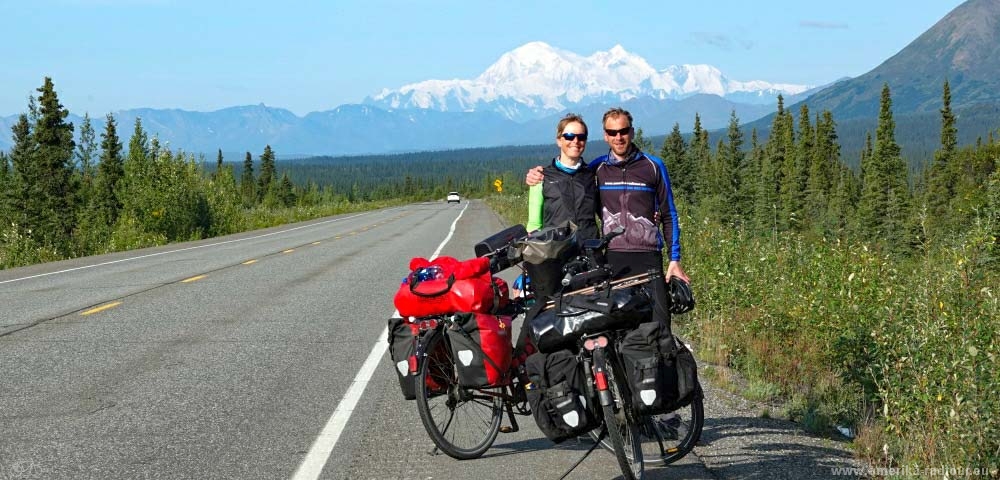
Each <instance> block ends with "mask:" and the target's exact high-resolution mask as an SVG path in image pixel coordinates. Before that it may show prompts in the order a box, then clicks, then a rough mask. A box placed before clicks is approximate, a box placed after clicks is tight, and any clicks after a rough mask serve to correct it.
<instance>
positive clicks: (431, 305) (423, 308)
mask: <svg viewBox="0 0 1000 480" xmlns="http://www.w3.org/2000/svg"><path fill="white" fill-rule="evenodd" d="M393 303H394V304H395V306H396V310H398V311H399V314H400V315H401V316H403V317H427V316H431V315H442V314H448V313H455V312H489V311H492V309H493V304H494V286H493V279H492V278H491V277H490V260H489V258H486V257H478V258H473V259H470V260H465V261H459V260H456V259H455V258H453V257H437V258H435V259H434V260H427V259H425V258H421V257H415V258H413V259H412V260H410V275H409V276H408V277H407V278H406V280H405V281H404V282H403V284H402V285H400V287H399V290H398V291H397V292H396V296H395V298H394V299H393Z"/></svg>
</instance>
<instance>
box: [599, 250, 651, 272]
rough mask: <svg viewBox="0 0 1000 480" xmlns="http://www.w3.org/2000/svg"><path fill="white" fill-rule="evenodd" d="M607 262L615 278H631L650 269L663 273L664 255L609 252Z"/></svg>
mask: <svg viewBox="0 0 1000 480" xmlns="http://www.w3.org/2000/svg"><path fill="white" fill-rule="evenodd" d="M607 260H608V265H611V271H612V272H614V277H615V278H622V277H631V276H632V275H638V274H640V273H646V272H647V271H649V270H650V269H654V270H656V271H657V272H660V273H663V253H661V252H616V251H608V254H607Z"/></svg>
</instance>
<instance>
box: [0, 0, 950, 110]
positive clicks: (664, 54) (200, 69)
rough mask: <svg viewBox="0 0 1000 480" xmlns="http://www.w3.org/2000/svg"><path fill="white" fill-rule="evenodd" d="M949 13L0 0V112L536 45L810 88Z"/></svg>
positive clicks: (476, 68)
mask: <svg viewBox="0 0 1000 480" xmlns="http://www.w3.org/2000/svg"><path fill="white" fill-rule="evenodd" d="M960 3H962V2H961V1H959V0H906V1H903V0H864V1H861V0H839V1H836V2H805V1H801V0H796V1H786V0H781V1H758V2H746V1H742V0H715V1H711V2H690V1H688V2H674V1H664V0H651V1H644V0H629V1H616V2H586V1H575V2H535V1H519V0H514V1H504V2H498V1H492V2H481V1H475V0H466V1H458V0H456V1H452V0H426V1H402V0H397V1H393V0H365V1H353V0H351V1H346V0H345V1H335V0H330V1H262V0H243V1H239V2H237V1H233V2H217V1H212V0H199V1H196V0H30V1H24V0H0V19H3V21H2V22H0V32H2V34H3V37H4V39H5V40H4V41H3V42H2V43H0V58H2V63H0V71H2V74H0V116H7V115H11V114H15V113H20V112H23V111H25V110H26V109H27V98H28V96H29V95H31V94H33V93H34V89H35V88H37V87H38V86H40V85H41V84H42V81H43V78H44V77H45V76H50V77H52V79H53V81H54V82H55V85H56V91H57V92H58V93H59V97H60V99H61V101H62V103H63V105H64V106H66V107H67V108H68V109H69V110H70V111H71V112H72V113H76V114H79V115H82V114H83V113H84V112H89V113H90V115H91V116H92V117H97V116H103V115H104V114H105V113H108V112H114V111H117V110H122V109H129V108H139V107H152V108H180V109H184V110H196V111H211V110H217V109H220V108H225V107H229V106H235V105H249V104H258V103H264V104H266V105H268V106H274V107H282V108H287V109H289V110H291V111H292V112H294V113H296V114H297V115H304V114H305V113H308V112H311V111H321V110H329V109H332V108H334V107H336V106H338V105H341V104H345V103H358V102H360V101H361V100H362V99H363V98H364V97H365V96H367V95H371V94H374V93H377V92H378V91H380V90H381V89H382V88H398V87H400V86H402V85H404V84H407V83H414V82H418V81H422V80H428V79H454V78H473V77H475V76H477V75H479V73H481V72H482V71H483V70H485V69H486V68H487V67H489V66H490V65H491V64H492V63H493V62H495V61H496V60H497V59H498V58H499V57H500V55H502V54H503V53H505V52H507V51H510V50H513V49H514V48H517V47H518V46H520V45H523V44H525V43H528V42H531V41H537V40H540V41H544V42H546V43H549V44H550V45H553V46H555V47H558V48H562V49H565V50H570V51H573V52H576V53H578V54H581V55H590V54H592V53H594V52H595V51H598V50H608V49H610V48H611V47H613V46H614V45H616V44H620V45H622V46H623V47H624V48H625V49H626V50H628V51H630V52H632V53H635V54H638V55H640V56H642V57H644V58H645V59H646V60H647V61H648V62H649V63H650V64H651V65H652V66H653V67H654V68H656V69H662V68H665V67H667V66H668V65H675V64H684V63H707V64H710V65H714V66H715V67H717V68H719V69H720V70H721V71H722V72H723V73H724V74H726V75H727V76H728V77H729V78H731V79H734V80H741V81H747V80H766V81H770V82H782V83H801V84H814V85H819V84H824V83H828V82H831V81H833V80H836V79H838V78H840V77H843V76H856V75H860V74H863V73H865V72H867V71H868V70H871V69H872V68H874V67H876V66H877V65H878V64H880V63H881V62H882V61H884V60H886V59H887V58H889V57H890V56H892V55H893V54H895V53H896V52H898V51H899V50H900V49H902V48H903V47H905V46H906V45H907V44H908V43H909V42H911V41H912V40H914V39H915V38H916V37H917V36H919V35H920V34H921V33H923V32H924V31H925V30H927V29H928V28H930V27H931V26H932V25H934V23H936V22H937V21H938V20H940V19H941V18H942V17H943V16H944V15H946V14H947V13H948V12H949V11H951V10H952V9H953V8H955V7H956V6H958V5H959V4H960Z"/></svg>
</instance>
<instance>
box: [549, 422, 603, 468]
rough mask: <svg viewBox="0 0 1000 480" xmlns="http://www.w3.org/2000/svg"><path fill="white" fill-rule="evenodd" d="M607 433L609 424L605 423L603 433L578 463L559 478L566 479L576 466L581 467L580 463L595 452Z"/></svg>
mask: <svg viewBox="0 0 1000 480" xmlns="http://www.w3.org/2000/svg"><path fill="white" fill-rule="evenodd" d="M607 433H608V426H607V425H605V426H603V427H602V428H601V433H600V434H599V435H598V436H597V438H596V439H595V440H594V444H593V445H591V446H590V448H589V449H588V450H587V451H586V452H584V454H583V456H582V457H580V459H579V460H577V461H576V463H574V464H573V465H571V466H570V467H569V470H566V473H564V474H562V476H561V477H559V480H565V478H566V477H567V476H569V474H570V473H573V470H576V467H579V466H580V464H581V463H583V461H584V460H585V459H586V458H587V457H588V456H589V455H590V452H593V451H594V449H595V448H597V446H598V445H600V444H601V440H604V435H605V434H607Z"/></svg>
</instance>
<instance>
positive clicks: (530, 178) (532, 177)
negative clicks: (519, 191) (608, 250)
mask: <svg viewBox="0 0 1000 480" xmlns="http://www.w3.org/2000/svg"><path fill="white" fill-rule="evenodd" d="M544 179H545V175H544V174H543V173H542V166H541V165H539V166H537V167H535V168H532V169H530V170H528V173H527V174H525V176H524V183H527V184H528V186H529V187H533V186H535V185H538V184H539V183H542V180H544Z"/></svg>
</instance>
